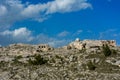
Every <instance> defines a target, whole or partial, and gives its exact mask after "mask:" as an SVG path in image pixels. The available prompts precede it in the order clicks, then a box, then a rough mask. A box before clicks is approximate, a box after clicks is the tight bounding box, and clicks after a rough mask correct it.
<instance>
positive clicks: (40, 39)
mask: <svg viewBox="0 0 120 80" xmlns="http://www.w3.org/2000/svg"><path fill="white" fill-rule="evenodd" d="M56 36H57V35H56ZM0 38H1V39H0V44H1V45H3V46H5V45H9V44H13V43H28V44H41V43H42V44H49V45H51V46H53V47H60V46H63V45H66V44H68V42H70V40H64V39H57V38H55V37H49V36H48V35H45V34H42V33H40V34H39V35H35V36H33V33H32V31H30V30H28V29H27V28H26V27H22V28H19V29H15V30H12V31H11V30H5V31H3V32H0Z"/></svg>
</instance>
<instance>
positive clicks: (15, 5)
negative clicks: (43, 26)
mask: <svg viewBox="0 0 120 80" xmlns="http://www.w3.org/2000/svg"><path fill="white" fill-rule="evenodd" d="M86 8H91V4H90V3H88V2H87V0H54V1H49V2H47V3H43V4H40V3H38V4H23V3H22V2H21V0H0V29H6V28H8V27H10V26H11V25H12V24H13V23H15V22H17V21H20V20H24V19H34V20H38V21H43V20H45V19H47V16H48V15H50V14H53V13H57V12H58V13H65V12H73V11H79V10H83V9H86Z"/></svg>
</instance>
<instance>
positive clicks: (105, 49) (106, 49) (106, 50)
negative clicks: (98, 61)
mask: <svg viewBox="0 0 120 80" xmlns="http://www.w3.org/2000/svg"><path fill="white" fill-rule="evenodd" d="M102 49H103V54H104V56H105V57H108V56H110V55H111V53H112V51H111V50H110V48H109V46H108V45H107V44H106V45H103V47H102Z"/></svg>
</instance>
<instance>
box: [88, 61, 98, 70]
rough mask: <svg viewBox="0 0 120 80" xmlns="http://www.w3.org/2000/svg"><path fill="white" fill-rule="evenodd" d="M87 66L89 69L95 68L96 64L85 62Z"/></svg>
mask: <svg viewBox="0 0 120 80" xmlns="http://www.w3.org/2000/svg"><path fill="white" fill-rule="evenodd" d="M87 67H88V69H89V70H95V68H96V66H95V65H94V64H93V63H92V62H91V61H89V62H88V63H87Z"/></svg>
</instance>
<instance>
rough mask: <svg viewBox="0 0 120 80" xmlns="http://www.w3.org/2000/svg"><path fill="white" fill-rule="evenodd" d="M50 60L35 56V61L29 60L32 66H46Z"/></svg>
mask: <svg viewBox="0 0 120 80" xmlns="http://www.w3.org/2000/svg"><path fill="white" fill-rule="evenodd" d="M47 61H48V60H45V59H44V58H43V57H41V55H40V54H39V55H35V56H34V60H31V59H29V61H28V62H29V64H32V65H42V64H45V63H47Z"/></svg>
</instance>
